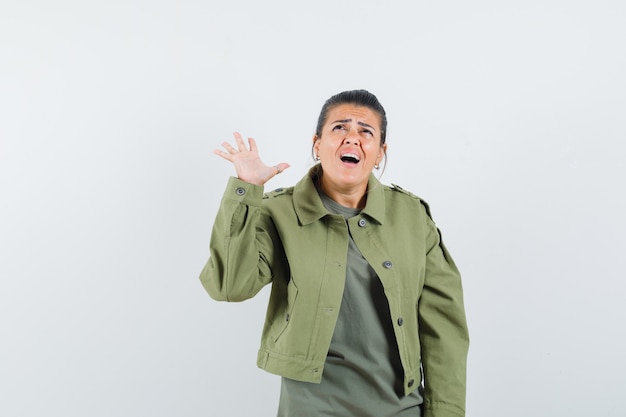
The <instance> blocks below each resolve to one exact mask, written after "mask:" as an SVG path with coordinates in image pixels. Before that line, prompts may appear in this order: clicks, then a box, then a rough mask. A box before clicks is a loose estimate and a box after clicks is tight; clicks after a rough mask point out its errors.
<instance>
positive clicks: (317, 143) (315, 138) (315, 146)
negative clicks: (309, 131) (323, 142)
mask: <svg viewBox="0 0 626 417" xmlns="http://www.w3.org/2000/svg"><path fill="white" fill-rule="evenodd" d="M319 147H320V138H319V136H317V135H313V150H314V151H315V154H317V150H318V148H319Z"/></svg>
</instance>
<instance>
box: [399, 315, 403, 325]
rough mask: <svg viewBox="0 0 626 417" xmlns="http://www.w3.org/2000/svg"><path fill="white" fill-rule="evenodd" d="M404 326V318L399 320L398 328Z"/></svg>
mask: <svg viewBox="0 0 626 417" xmlns="http://www.w3.org/2000/svg"><path fill="white" fill-rule="evenodd" d="M403 324H404V319H403V318H402V317H399V318H398V326H402V325H403Z"/></svg>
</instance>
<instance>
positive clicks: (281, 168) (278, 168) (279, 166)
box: [274, 162, 291, 175]
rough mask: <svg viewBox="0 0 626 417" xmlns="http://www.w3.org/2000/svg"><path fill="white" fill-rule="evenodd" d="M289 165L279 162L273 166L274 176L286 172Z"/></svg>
mask: <svg viewBox="0 0 626 417" xmlns="http://www.w3.org/2000/svg"><path fill="white" fill-rule="evenodd" d="M290 166H291V165H289V164H288V163H287V162H281V163H280V164H276V165H274V169H276V174H277V175H278V174H280V173H282V172H283V171H284V170H286V169H287V168H289V167H290Z"/></svg>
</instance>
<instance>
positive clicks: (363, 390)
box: [278, 192, 423, 417]
mask: <svg viewBox="0 0 626 417" xmlns="http://www.w3.org/2000/svg"><path fill="white" fill-rule="evenodd" d="M320 197H321V198H322V202H323V203H324V206H326V208H327V209H328V211H329V212H331V213H333V214H341V215H343V216H344V217H345V218H346V219H349V218H350V217H353V216H355V215H357V214H359V212H360V210H359V209H352V208H348V207H344V206H341V205H339V204H337V203H336V202H335V201H333V200H331V199H330V198H329V197H328V196H326V195H325V194H323V193H322V192H320ZM402 381H403V378H402V365H401V363H400V356H399V354H398V350H397V344H396V342H395V335H394V333H393V328H392V320H391V316H390V314H389V305H388V303H387V298H386V296H385V293H384V291H383V287H382V284H381V283H380V280H379V278H378V276H377V275H376V273H375V272H374V270H373V269H372V267H371V266H370V265H369V264H368V263H367V261H366V260H365V258H363V256H362V255H361V252H360V251H359V249H358V247H357V246H356V244H355V243H354V241H353V240H352V237H351V236H350V240H349V247H348V260H347V271H346V285H345V288H344V292H343V298H342V302H341V308H340V310H339V316H338V318H337V324H336V326H335V332H334V333H333V338H332V340H331V343H330V347H329V349H328V355H327V357H326V364H325V366H324V372H323V375H322V382H321V383H320V384H314V383H310V382H302V381H295V380H292V379H289V378H282V384H281V394H280V403H279V406H278V417H310V416H314V417H348V416H359V417H368V416H371V417H408V416H412V417H420V416H421V404H422V402H423V399H422V395H421V389H418V390H415V391H413V392H412V393H411V394H409V395H408V396H404V394H403V386H402Z"/></svg>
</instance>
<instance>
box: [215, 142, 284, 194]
mask: <svg viewBox="0 0 626 417" xmlns="http://www.w3.org/2000/svg"><path fill="white" fill-rule="evenodd" d="M233 136H234V137H235V142H236V143H237V149H235V148H234V147H233V146H232V145H231V144H230V143H228V142H223V143H222V146H223V147H224V149H226V151H227V152H225V151H221V150H219V149H216V150H215V151H214V153H215V154H216V155H219V156H221V157H222V158H224V159H226V160H227V161H230V162H232V163H233V165H234V166H235V171H236V172H237V178H239V179H240V180H242V181H245V182H249V183H251V184H256V185H263V184H265V183H266V182H267V181H269V180H270V179H271V178H272V177H274V176H275V175H276V174H280V173H281V172H283V171H284V170H286V169H287V168H289V166H290V165H289V164H288V163H286V162H281V163H280V164H278V165H274V166H268V165H265V164H264V163H263V161H261V158H260V157H259V151H258V149H257V146H256V141H255V140H254V139H252V138H248V144H249V145H250V149H248V148H247V147H246V144H245V143H244V142H243V139H242V137H241V135H240V134H239V133H238V132H235V133H234V134H233Z"/></svg>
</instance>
